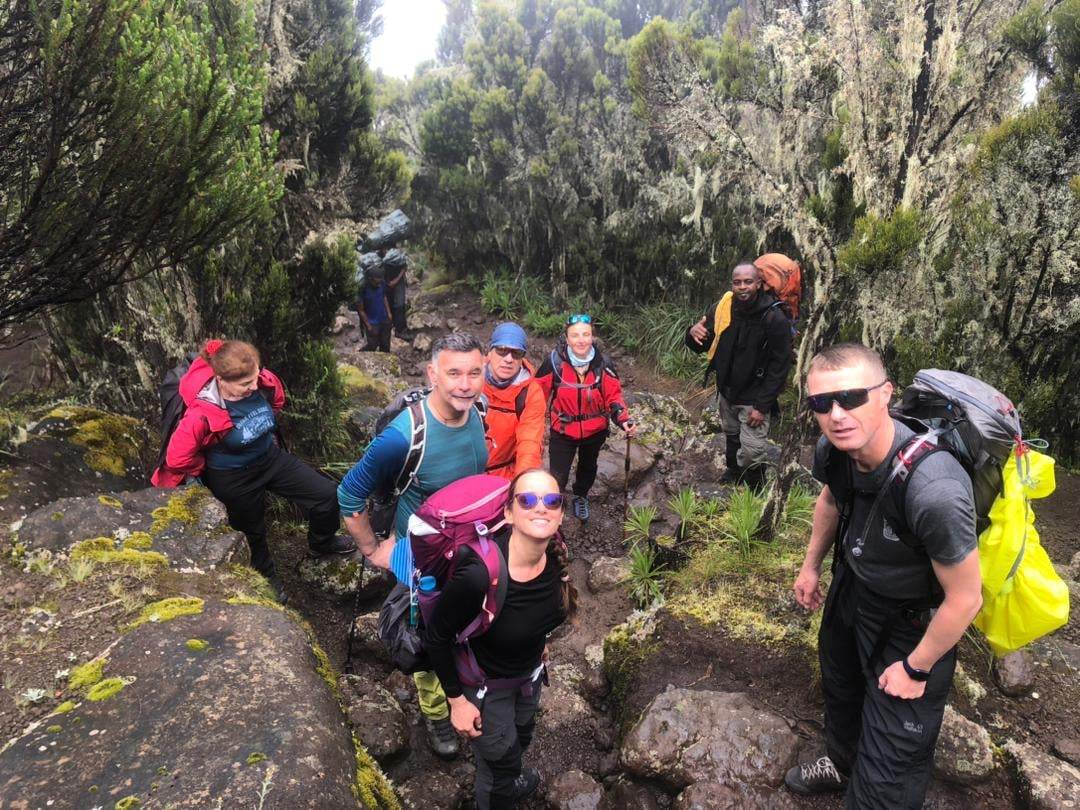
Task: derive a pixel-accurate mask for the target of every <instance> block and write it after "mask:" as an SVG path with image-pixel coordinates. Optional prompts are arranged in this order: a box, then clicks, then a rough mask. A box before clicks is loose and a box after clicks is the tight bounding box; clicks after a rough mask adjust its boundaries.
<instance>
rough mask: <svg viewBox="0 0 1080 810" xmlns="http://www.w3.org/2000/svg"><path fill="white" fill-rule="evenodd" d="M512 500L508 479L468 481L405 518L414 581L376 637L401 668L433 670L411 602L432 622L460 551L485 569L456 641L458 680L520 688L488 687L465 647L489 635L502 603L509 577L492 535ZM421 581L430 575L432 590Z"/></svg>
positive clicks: (390, 605) (394, 601)
mask: <svg viewBox="0 0 1080 810" xmlns="http://www.w3.org/2000/svg"><path fill="white" fill-rule="evenodd" d="M509 496H510V482H509V481H507V480H506V479H505V478H502V477H500V476H497V475H484V474H481V475H470V476H468V477H467V478H462V479H460V480H459V481H455V482H454V483H452V484H449V485H447V486H445V487H443V488H442V489H440V490H439V491H438V492H436V493H435V494H433V495H432V496H431V497H429V498H428V499H427V500H426V501H424V503H422V504H421V505H420V508H419V509H417V510H416V512H415V513H414V514H413V516H412V517H411V518H410V519H409V539H408V542H409V543H410V545H411V547H412V554H413V567H414V576H413V582H410V583H400V584H399V585H398V586H396V587H395V588H394V591H393V592H391V594H390V596H389V597H387V600H386V603H385V604H384V605H383V608H382V611H381V612H380V615H379V636H380V637H381V638H382V640H383V643H384V644H385V645H386V647H387V649H388V651H389V653H390V657H391V659H392V660H393V662H394V664H395V666H397V667H398V668H399V669H401V670H403V671H405V672H416V671H420V670H424V669H430V664H429V663H428V662H427V660H426V654H425V653H424V651H423V644H422V643H421V641H420V632H419V629H418V628H417V627H416V626H415V624H414V621H410V613H411V612H412V611H410V606H411V604H412V602H413V600H414V599H415V600H416V601H418V603H419V613H420V615H421V616H422V617H423V619H424V622H425V623H427V622H430V621H431V620H432V617H433V616H434V615H435V611H436V610H437V609H438V604H439V598H440V597H441V596H442V588H443V586H444V585H445V584H446V583H447V582H448V581H449V580H450V578H451V577H452V576H453V575H454V569H455V568H456V567H457V561H458V559H459V555H460V553H461V549H463V548H470V549H472V551H473V552H474V553H475V554H476V556H477V557H479V558H480V559H481V560H482V561H483V563H484V565H485V566H486V567H487V572H488V589H487V593H486V594H485V595H484V602H483V605H482V608H481V610H480V613H479V614H477V616H476V618H475V619H473V621H471V622H470V623H469V625H468V627H466V628H465V629H464V630H462V631H461V632H460V633H459V634H458V637H457V639H456V642H457V643H456V645H455V653H454V658H455V662H456V664H457V669H458V676H459V677H460V678H461V681H462V683H464V684H466V685H468V686H478V687H485V686H486V687H487V688H496V689H499V688H508V687H510V686H520V685H521V683H522V682H521V681H519V679H513V680H514V682H513V683H512V684H511V683H510V682H509V680H507V681H506V682H505V683H504V682H503V681H502V680H499V681H495V680H490V681H489V680H488V679H487V677H486V676H485V675H484V672H483V670H481V669H480V667H479V665H478V664H477V662H476V657H475V656H474V655H473V654H472V651H471V650H470V649H469V639H470V638H474V637H476V636H479V635H481V634H483V633H485V632H487V630H488V628H489V627H491V623H492V622H493V621H495V618H496V617H497V616H498V615H499V610H500V609H501V608H502V605H503V602H504V601H505V599H506V589H507V586H508V585H509V580H510V577H509V574H508V572H507V567H506V560H505V559H503V554H502V552H501V551H500V549H499V547H498V545H497V544H496V543H495V542H494V540H493V539H492V535H494V533H495V532H497V531H498V530H499V529H501V528H502V527H503V526H504V525H506V516H505V513H504V510H505V508H506V504H507V501H508V500H509ZM421 577H424V578H426V577H433V578H434V580H435V587H434V588H433V589H428V590H422V589H420V588H419V582H420V579H421ZM414 618H415V617H414Z"/></svg>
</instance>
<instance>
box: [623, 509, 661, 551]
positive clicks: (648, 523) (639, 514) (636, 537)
mask: <svg viewBox="0 0 1080 810" xmlns="http://www.w3.org/2000/svg"><path fill="white" fill-rule="evenodd" d="M657 514H658V512H657V509H656V507H655V506H649V505H646V506H631V507H630V509H629V510H628V511H627V515H626V522H625V523H624V524H623V531H625V532H626V539H627V540H628V541H630V542H631V543H633V544H634V545H646V546H647V545H648V543H649V529H650V528H651V527H652V524H653V521H654V520H656V516H657Z"/></svg>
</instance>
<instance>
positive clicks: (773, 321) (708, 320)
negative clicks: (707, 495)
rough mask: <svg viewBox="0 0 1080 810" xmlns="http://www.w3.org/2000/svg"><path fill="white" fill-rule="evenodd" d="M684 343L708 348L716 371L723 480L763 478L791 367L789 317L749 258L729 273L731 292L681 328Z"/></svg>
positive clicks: (696, 348) (694, 348) (698, 350)
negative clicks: (771, 432) (771, 430)
mask: <svg viewBox="0 0 1080 810" xmlns="http://www.w3.org/2000/svg"><path fill="white" fill-rule="evenodd" d="M686 345H687V347H688V348H689V349H690V350H691V351H693V352H695V353H697V354H701V353H702V352H705V351H708V353H709V354H708V356H709V365H708V368H707V369H706V370H705V383H706V384H708V381H709V375H710V374H716V392H717V397H716V401H717V407H718V409H719V411H720V419H721V421H722V422H723V425H724V436H725V438H726V444H725V454H726V456H727V472H726V473H725V475H724V478H723V479H722V480H726V481H737V480H744V481H746V482H747V483H748V484H749V485H750V486H760V484H761V483H762V482H763V481H764V476H765V470H766V465H767V463H768V442H767V439H768V435H769V421H770V419H771V417H772V416H774V415H776V414H778V413H779V412H780V410H779V407H778V406H777V398H778V397H779V396H780V392H781V391H783V390H784V384H785V383H786V382H787V376H788V371H790V369H791V318H790V316H789V314H788V313H787V312H786V311H785V309H784V305H783V304H782V303H781V302H780V301H779V299H777V297H776V295H775V294H774V293H773V292H772V291H771V290H769V289H767V288H766V287H765V285H764V282H763V280H762V277H761V273H760V272H759V271H758V269H757V268H756V267H755V266H754V265H753V264H751V263H750V262H742V263H740V264H738V265H737V266H736V267H735V269H734V270H733V271H732V272H731V293H730V294H727V295H725V296H724V297H723V298H722V299H721V300H720V301H719V303H717V305H716V306H715V307H713V309H712V310H711V311H710V312H708V313H706V314H705V315H704V316H703V317H702V318H701V320H700V321H698V322H697V323H696V324H694V325H693V326H691V327H690V328H689V329H687V330H686Z"/></svg>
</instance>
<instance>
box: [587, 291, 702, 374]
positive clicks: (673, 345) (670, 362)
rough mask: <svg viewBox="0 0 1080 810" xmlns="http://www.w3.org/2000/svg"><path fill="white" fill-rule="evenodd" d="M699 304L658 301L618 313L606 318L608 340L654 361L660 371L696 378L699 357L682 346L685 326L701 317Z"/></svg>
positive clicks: (699, 364) (700, 360) (700, 369)
mask: <svg viewBox="0 0 1080 810" xmlns="http://www.w3.org/2000/svg"><path fill="white" fill-rule="evenodd" d="M702 309H704V307H702V306H701V305H700V304H698V305H694V304H672V303H666V302H658V303H651V304H646V305H644V306H639V307H635V308H633V309H627V310H623V311H621V312H619V313H618V314H617V315H613V316H612V317H610V318H609V320H608V325H609V332H610V334H611V336H612V339H613V340H614V341H615V342H616V343H618V344H619V345H620V346H623V347H624V348H626V349H629V350H630V351H632V352H634V353H635V354H637V355H640V356H642V357H645V358H647V359H649V360H652V361H653V362H655V363H656V366H657V368H658V369H659V370H660V371H661V372H662V373H664V374H668V375H670V376H672V377H680V378H683V379H693V378H699V377H700V376H701V374H702V372H703V367H704V362H703V361H702V358H701V357H700V356H698V355H696V354H693V353H692V352H691V351H690V350H689V349H687V348H686V345H685V343H684V342H683V338H684V336H685V333H686V329H687V327H688V326H689V325H690V324H692V323H694V322H695V321H696V320H697V319H698V318H699V317H701V314H700V313H701V310H702Z"/></svg>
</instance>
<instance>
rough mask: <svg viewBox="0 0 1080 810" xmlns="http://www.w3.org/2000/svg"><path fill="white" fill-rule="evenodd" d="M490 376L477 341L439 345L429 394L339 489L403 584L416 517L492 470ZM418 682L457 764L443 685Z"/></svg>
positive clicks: (377, 560) (384, 434)
mask: <svg viewBox="0 0 1080 810" xmlns="http://www.w3.org/2000/svg"><path fill="white" fill-rule="evenodd" d="M483 370H484V355H483V352H482V347H481V344H480V341H478V340H477V339H476V338H475V337H473V336H472V335H466V334H462V333H460V332H454V333H452V334H449V335H447V336H445V337H442V338H440V339H439V340H437V341H436V342H435V344H434V345H433V346H432V349H431V362H430V363H429V364H428V367H427V374H428V382H429V384H430V386H431V388H430V391H427V392H417V391H413V392H406V394H404V395H401V396H399V397H398V399H397V400H396V402H395V403H394V404H392V405H391V406H390V408H388V409H387V411H393V410H394V409H395V408H396V409H399V412H398V413H397V415H396V416H394V418H393V419H392V420H390V422H389V424H388V425H387V426H386V427H385V429H383V430H381V431H380V432H379V433H378V435H377V436H376V437H375V439H374V440H373V441H372V442H371V444H370V445H369V446H368V448H367V450H366V451H365V452H364V455H363V457H362V458H361V459H360V460H359V461H358V462H357V463H356V465H355V466H353V468H352V469H351V470H350V471H349V473H348V474H347V475H346V476H345V478H344V479H343V480H342V482H341V484H340V486H339V487H338V506H339V508H340V509H341V514H342V517H343V518H344V522H345V527H346V529H348V531H349V533H350V534H351V535H352V537H353V538H354V539H355V540H356V542H357V545H358V546H359V548H360V551H361V552H362V553H363V554H364V556H365V557H366V558H367V559H368V560H369V561H370V562H371V563H372V564H373V565H376V566H378V567H380V568H388V569H390V570H391V571H392V572H393V573H394V576H395V577H397V579H398V581H399V582H403V583H410V582H411V581H412V577H413V572H414V564H413V559H412V552H411V549H410V547H409V543H408V541H407V537H408V524H409V518H410V517H411V516H412V514H413V513H414V512H415V511H416V509H417V508H418V507H419V506H420V504H421V503H423V502H424V500H426V499H427V498H428V496H430V495H432V494H434V493H435V492H436V491H438V490H440V489H442V488H443V487H445V486H446V485H448V484H450V483H453V482H454V481H457V480H458V479H460V478H464V477H465V476H468V475H476V474H478V473H482V472H483V471H484V467H485V466H486V464H487V455H488V452H487V444H486V441H485V438H484V422H483V404H482V399H481V390H482V389H483V385H484V373H483ZM398 540H400V541H401V542H398ZM413 680H414V682H415V683H416V688H417V692H418V694H419V698H420V709H421V712H422V713H423V715H424V719H425V722H426V724H427V728H428V738H429V740H430V742H431V745H432V748H433V750H434V751H435V753H436V754H438V755H439V756H440V757H444V758H448V759H449V758H453V757H454V756H456V755H457V752H458V738H457V734H455V733H454V730H453V727H452V726H451V725H450V720H449V717H450V713H449V708H448V706H447V703H446V696H445V694H444V693H443V690H442V687H441V686H440V685H439V680H438V678H437V677H436V676H435V674H434V673H433V672H429V671H423V672H417V673H415V674H414V676H413Z"/></svg>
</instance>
